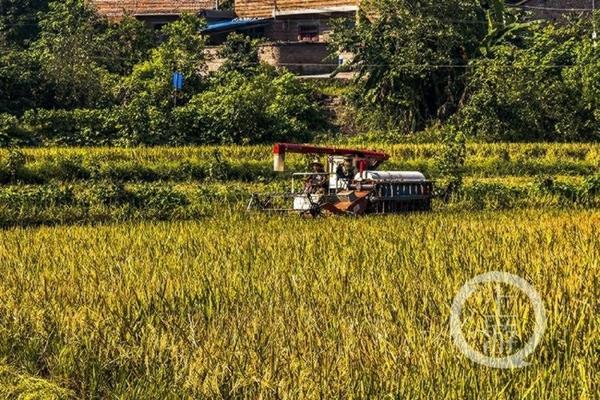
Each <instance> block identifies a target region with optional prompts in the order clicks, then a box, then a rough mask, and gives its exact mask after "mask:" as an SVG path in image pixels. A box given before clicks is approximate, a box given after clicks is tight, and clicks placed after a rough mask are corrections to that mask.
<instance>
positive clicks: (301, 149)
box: [273, 143, 390, 167]
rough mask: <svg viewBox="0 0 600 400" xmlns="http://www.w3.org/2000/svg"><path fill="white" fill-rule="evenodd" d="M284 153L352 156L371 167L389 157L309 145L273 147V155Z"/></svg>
mask: <svg viewBox="0 0 600 400" xmlns="http://www.w3.org/2000/svg"><path fill="white" fill-rule="evenodd" d="M285 153H299V154H327V155H333V156H353V157H356V158H363V159H367V160H369V161H371V163H372V165H371V167H376V166H377V165H379V164H381V163H382V162H384V161H386V160H389V158H390V156H389V155H388V154H386V153H384V152H381V151H373V150H360V149H344V148H337V147H321V146H313V145H309V144H292V143H277V144H275V146H273V154H275V155H279V156H285Z"/></svg>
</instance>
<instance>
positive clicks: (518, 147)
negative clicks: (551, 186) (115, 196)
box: [0, 143, 600, 163]
mask: <svg viewBox="0 0 600 400" xmlns="http://www.w3.org/2000/svg"><path fill="white" fill-rule="evenodd" d="M337 146H338V147H356V146H355V145H343V144H342V145H337ZM359 147H360V146H359ZM365 147H367V148H373V149H378V150H383V151H386V152H388V153H389V154H390V155H391V156H392V158H393V159H397V160H398V161H399V160H411V159H429V158H432V157H434V156H435V155H436V154H437V152H438V150H439V148H440V144H436V143H428V144H368V145H365ZM467 150H468V156H469V157H471V158H473V159H481V158H493V157H503V158H506V157H508V158H510V159H521V158H525V159H541V160H548V161H553V160H557V159H558V160H565V159H568V160H579V161H588V162H595V163H600V144H598V143H470V144H468V145H467ZM215 151H218V152H220V153H221V154H222V156H223V157H224V159H230V160H245V161H265V160H269V159H270V157H271V152H272V146H269V145H254V146H238V145H231V146H195V147H160V146H159V147H151V148H145V147H137V148H113V147H85V148H77V147H68V148H62V147H52V148H34V149H25V153H26V154H27V155H28V156H29V157H31V158H33V159H44V158H52V157H58V156H80V157H84V158H93V159H99V160H103V159H104V160H109V161H117V160H124V161H127V160H131V161H138V162H147V163H152V162H168V161H177V160H181V159H182V158H196V157H197V158H210V157H211V155H212V154H213V153H214V152H215ZM6 152H7V150H6V149H0V156H4V155H5V153H6ZM292 157H295V156H294V155H292Z"/></svg>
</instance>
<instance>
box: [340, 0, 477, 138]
mask: <svg viewBox="0 0 600 400" xmlns="http://www.w3.org/2000/svg"><path fill="white" fill-rule="evenodd" d="M485 27H486V14H485V8H484V7H482V6H481V5H480V4H479V2H477V1H473V0H447V1H437V0H423V1H419V2H415V1H410V0H366V1H365V2H363V3H362V5H361V10H360V12H359V15H358V20H357V22H356V23H355V24H348V23H347V22H338V24H336V26H335V32H334V34H333V38H332V39H333V40H332V46H333V48H334V49H335V50H336V51H347V52H351V53H353V54H354V58H353V60H352V61H351V68H353V69H354V70H356V71H357V73H358V76H357V79H356V88H357V90H356V91H355V93H354V96H353V100H354V102H355V104H357V105H358V106H359V108H360V109H362V110H364V111H365V112H364V113H362V114H363V115H367V116H368V121H367V122H370V123H371V125H374V126H372V127H376V128H399V129H400V130H403V131H414V130H417V129H421V128H423V127H424V126H425V125H426V124H427V123H428V122H429V121H430V120H433V119H437V118H439V119H442V120H444V119H446V118H447V117H448V116H450V115H452V113H453V112H454V111H455V110H456V108H457V107H458V102H459V100H460V98H461V95H462V92H463V89H464V79H465V74H466V72H467V68H466V66H467V65H468V62H469V60H470V58H471V57H473V56H475V55H476V54H477V53H478V51H479V45H480V42H481V40H482V38H483V37H484V36H485V31H486V28H485ZM373 116H375V117H376V118H375V120H373Z"/></svg>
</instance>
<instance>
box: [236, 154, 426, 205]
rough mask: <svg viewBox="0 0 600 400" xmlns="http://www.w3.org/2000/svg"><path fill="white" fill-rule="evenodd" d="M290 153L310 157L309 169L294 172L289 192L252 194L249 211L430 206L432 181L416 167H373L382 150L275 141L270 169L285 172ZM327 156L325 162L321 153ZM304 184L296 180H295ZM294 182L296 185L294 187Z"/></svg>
mask: <svg viewBox="0 0 600 400" xmlns="http://www.w3.org/2000/svg"><path fill="white" fill-rule="evenodd" d="M288 153H298V154H307V155H312V156H314V159H313V161H312V163H311V171H310V172H302V173H293V174H292V189H291V191H290V192H288V193H272V194H263V195H260V194H254V195H253V196H252V199H251V200H250V203H249V204H248V210H261V211H279V212H298V213H300V214H303V215H312V216H317V215H319V214H321V213H323V212H327V213H331V214H338V215H339V214H354V215H362V214H367V213H374V214H384V213H396V212H401V211H428V210H430V209H431V198H432V195H433V183H432V182H431V181H429V180H427V179H426V178H425V176H424V175H423V174H422V173H420V172H412V171H376V169H377V168H378V167H379V166H380V165H381V164H382V163H383V162H385V161H387V160H388V159H389V158H390V156H389V155H388V154H386V153H384V152H379V151H371V150H361V149H344V148H336V147H320V146H313V145H304V144H290V143H277V144H275V146H274V147H273V168H274V170H275V171H277V172H284V171H285V158H286V154H288ZM322 156H327V160H326V164H325V165H323V163H322V162H321V160H320V158H319V157H322ZM299 180H300V181H301V182H302V185H297V181H299ZM297 186H298V187H297Z"/></svg>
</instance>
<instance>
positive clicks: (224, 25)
mask: <svg viewBox="0 0 600 400" xmlns="http://www.w3.org/2000/svg"><path fill="white" fill-rule="evenodd" d="M268 21H269V19H266V18H260V19H258V18H253V19H247V18H246V19H232V20H229V21H214V22H209V23H208V27H207V28H206V29H204V30H203V31H202V32H203V33H211V32H218V31H229V30H234V29H239V28H251V27H255V26H264V25H266V24H267V23H268Z"/></svg>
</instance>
